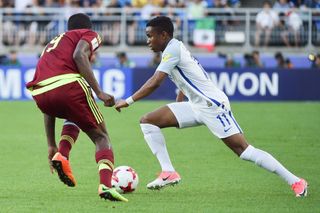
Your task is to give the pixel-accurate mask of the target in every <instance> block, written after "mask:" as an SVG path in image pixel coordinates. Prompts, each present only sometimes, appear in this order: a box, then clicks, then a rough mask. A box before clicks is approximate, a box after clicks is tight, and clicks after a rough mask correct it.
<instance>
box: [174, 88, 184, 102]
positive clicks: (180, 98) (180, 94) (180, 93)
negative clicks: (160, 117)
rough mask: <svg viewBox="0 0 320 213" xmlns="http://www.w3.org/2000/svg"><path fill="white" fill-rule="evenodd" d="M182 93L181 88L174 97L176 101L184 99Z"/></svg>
mask: <svg viewBox="0 0 320 213" xmlns="http://www.w3.org/2000/svg"><path fill="white" fill-rule="evenodd" d="M184 97H185V96H184V94H183V92H182V91H181V90H179V92H178V94H177V97H176V102H182V101H184Z"/></svg>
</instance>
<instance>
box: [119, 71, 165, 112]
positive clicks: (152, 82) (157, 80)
mask: <svg viewBox="0 0 320 213" xmlns="http://www.w3.org/2000/svg"><path fill="white" fill-rule="evenodd" d="M167 76H168V74H167V73H165V72H161V71H159V70H157V71H156V72H155V73H154V74H153V76H151V77H150V78H149V79H148V80H147V81H146V82H145V83H144V84H143V85H142V87H140V89H139V90H138V91H136V92H135V93H134V94H133V95H132V96H130V99H132V103H133V102H134V101H138V100H140V99H142V98H144V97H146V96H148V95H150V94H151V93H152V92H153V91H155V90H156V89H157V88H158V87H159V86H160V85H161V83H162V82H163V80H164V79H165V78H166V77H167ZM127 101H128V100H120V101H118V102H117V103H116V105H115V108H116V110H117V111H119V112H120V111H121V110H120V109H121V108H123V107H128V106H129V104H128V102H127ZM129 102H130V101H129Z"/></svg>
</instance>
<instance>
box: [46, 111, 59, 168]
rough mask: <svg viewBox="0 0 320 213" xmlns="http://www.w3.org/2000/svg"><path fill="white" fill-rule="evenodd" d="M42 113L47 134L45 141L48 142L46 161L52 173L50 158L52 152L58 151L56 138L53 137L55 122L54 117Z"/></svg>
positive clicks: (52, 154)
mask: <svg viewBox="0 0 320 213" xmlns="http://www.w3.org/2000/svg"><path fill="white" fill-rule="evenodd" d="M43 115H44V117H43V118H44V127H45V132H46V136H47V143H48V162H49V167H50V171H51V173H53V167H52V161H51V160H52V158H53V156H54V154H56V152H57V151H58V148H57V144H56V138H55V124H56V118H55V117H52V116H49V115H47V114H43Z"/></svg>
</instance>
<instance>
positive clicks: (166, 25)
mask: <svg viewBox="0 0 320 213" xmlns="http://www.w3.org/2000/svg"><path fill="white" fill-rule="evenodd" d="M146 35H147V44H148V46H149V47H150V48H151V49H152V50H153V51H154V52H159V51H161V52H162V60H161V63H160V64H159V66H158V68H157V69H156V71H155V73H154V75H153V76H152V77H150V78H149V79H148V80H147V81H146V82H145V84H144V85H143V86H142V87H141V88H140V89H139V90H138V91H136V92H135V93H134V94H133V95H132V96H130V97H129V98H127V99H126V100H119V101H118V102H117V103H116V105H115V108H116V109H117V110H118V111H119V112H120V111H121V108H124V107H128V106H129V105H131V104H133V103H134V102H136V101H138V100H140V99H142V98H144V97H146V96H147V95H149V94H151V93H152V92H153V91H154V90H155V89H157V88H158V87H159V86H160V84H161V83H162V82H163V80H164V79H165V78H166V77H167V76H168V77H169V78H170V79H171V80H172V81H173V82H174V83H175V84H176V86H177V87H178V89H179V93H178V95H177V100H176V101H177V102H175V103H170V104H168V105H166V106H163V107H160V108H159V109H156V110H155V111H153V112H150V113H148V114H146V115H144V116H143V117H142V118H141V120H140V126H141V130H142V132H143V134H144V138H145V140H146V142H147V144H148V145H149V147H150V149H151V151H152V153H153V154H154V155H155V156H156V157H157V159H158V161H159V163H160V165H161V169H162V172H161V173H160V175H159V176H158V177H157V178H156V179H155V180H154V181H152V182H150V183H149V184H148V185H147V188H149V189H161V188H163V187H165V186H167V185H174V184H177V183H179V181H180V180H181V178H180V175H179V174H178V172H176V171H175V169H174V167H173V165H172V163H171V161H170V158H169V154H168V151H167V148H166V143H165V139H164V136H163V134H162V132H161V129H162V128H166V127H177V128H185V127H192V126H198V125H206V126H207V127H208V128H209V130H210V131H211V132H212V133H213V134H214V135H215V136H217V137H218V138H220V139H221V140H222V141H223V142H224V143H225V144H226V145H227V146H228V147H229V148H230V149H231V150H232V151H233V152H235V153H236V154H237V155H238V156H239V157H240V158H241V159H243V160H247V161H251V162H254V163H255V164H257V165H258V166H260V167H263V168H265V169H266V170H268V171H270V172H273V173H276V174H277V175H279V176H280V177H281V178H283V179H284V180H285V181H286V182H287V183H288V184H289V185H291V187H292V190H293V191H294V193H295V194H296V196H297V197H304V196H306V195H307V186H308V184H307V182H306V181H305V180H304V179H302V178H299V177H297V176H295V175H294V174H292V173H291V172H290V171H288V170H287V169H286V168H285V167H284V166H282V165H281V163H279V162H278V161H277V160H276V159H275V158H274V157H273V156H272V155H270V154H269V153H267V152H265V151H262V150H260V149H257V148H255V147H253V146H252V145H249V144H248V143H247V141H246V139H245V137H244V135H243V133H242V130H241V128H240V126H239V124H238V123H237V121H236V120H235V118H234V116H233V114H232V112H231V107H230V104H229V100H228V97H227V96H226V95H225V94H224V92H223V91H221V90H220V89H218V88H217V87H216V86H215V85H214V84H213V82H212V81H211V80H210V78H209V77H208V75H207V73H206V72H205V70H204V69H203V68H202V66H201V65H200V64H199V62H198V61H197V60H196V59H195V58H193V57H192V56H191V54H190V52H189V51H188V50H187V49H186V48H185V46H184V45H183V43H182V42H181V41H178V40H177V39H175V38H173V24H172V22H171V20H170V18H168V17H165V16H158V17H156V18H154V19H152V20H150V21H149V22H148V23H147V28H146ZM184 96H186V97H187V98H188V101H187V102H186V101H184Z"/></svg>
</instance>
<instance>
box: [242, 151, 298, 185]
mask: <svg viewBox="0 0 320 213" xmlns="http://www.w3.org/2000/svg"><path fill="white" fill-rule="evenodd" d="M240 158H241V159H243V160H247V161H252V162H254V163H255V164H257V165H258V166H260V167H262V168H264V169H266V170H268V171H270V172H274V173H276V174H277V175H279V176H280V177H282V178H283V179H284V180H285V181H287V182H288V184H289V185H292V184H294V183H295V182H298V181H299V180H300V178H298V177H297V176H295V175H294V174H292V173H291V172H289V171H288V170H287V169H286V168H284V166H282V165H281V163H280V162H279V161H277V160H276V159H275V158H274V157H273V156H272V155H270V154H269V153H267V152H265V151H262V150H260V149H257V148H254V147H253V146H251V145H249V146H248V147H247V148H246V150H244V152H243V153H242V154H241V155H240Z"/></svg>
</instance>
